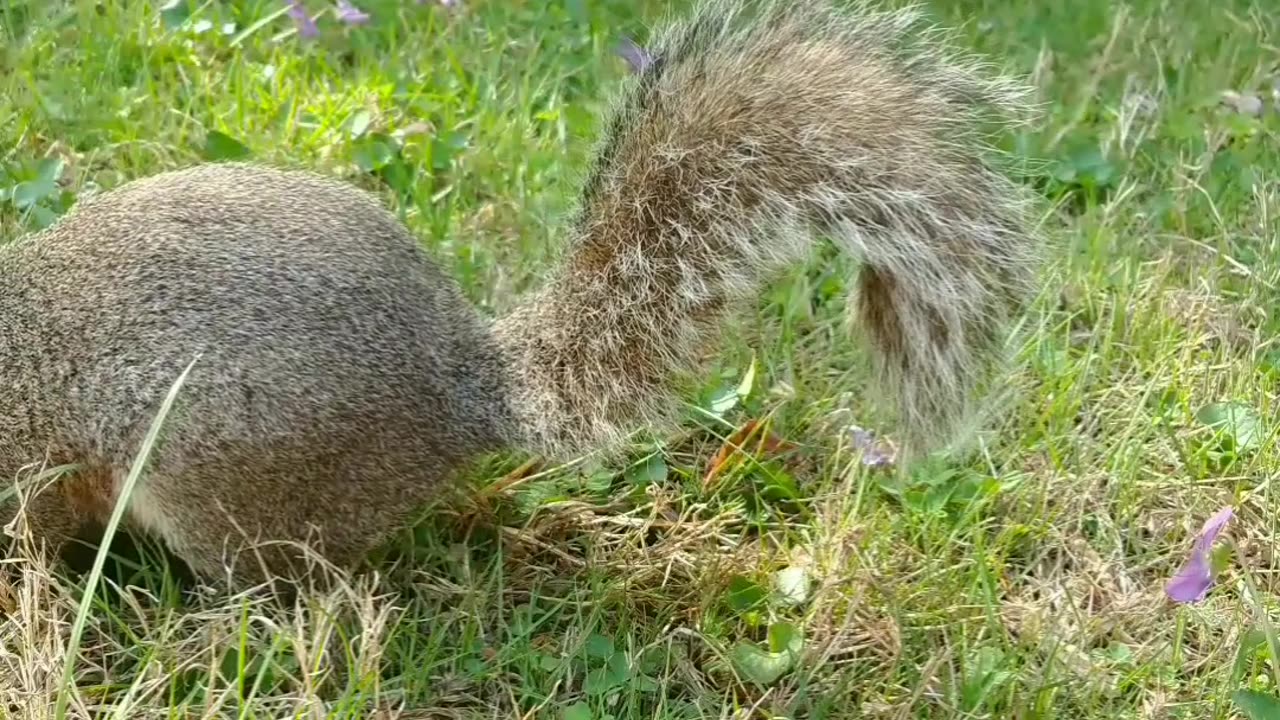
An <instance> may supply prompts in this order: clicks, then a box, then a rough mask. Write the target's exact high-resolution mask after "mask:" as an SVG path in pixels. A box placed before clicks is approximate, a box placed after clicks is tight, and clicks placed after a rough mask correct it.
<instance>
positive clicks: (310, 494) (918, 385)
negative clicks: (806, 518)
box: [0, 0, 1035, 580]
mask: <svg viewBox="0 0 1280 720" xmlns="http://www.w3.org/2000/svg"><path fill="white" fill-rule="evenodd" d="M917 25H918V17H917V15H916V14H915V13H914V12H913V11H910V10H906V11H896V12H882V11H877V10H874V9H872V8H871V7H869V6H862V5H859V6H857V7H856V8H855V10H854V11H851V12H836V11H835V10H833V9H832V8H831V7H829V6H828V5H827V4H826V3H825V2H795V3H785V2H772V1H770V0H762V1H760V2H733V1H730V0H711V1H709V2H704V3H703V4H701V5H700V6H699V7H698V8H697V9H696V10H695V12H694V15H693V16H692V17H691V18H688V19H685V20H683V21H681V22H675V23H672V24H670V26H669V27H668V28H667V29H666V30H665V31H663V32H662V33H660V34H659V35H658V37H657V38H656V40H655V42H654V43H653V45H652V47H651V52H652V54H653V56H654V58H655V61H654V62H653V63H652V64H651V65H649V66H648V67H647V68H646V69H644V70H643V71H642V72H641V73H639V74H638V76H637V77H636V78H634V79H633V80H631V81H630V83H629V86H628V87H627V88H626V90H625V91H624V92H623V93H622V96H621V99H620V101H619V103H618V107H617V109H616V111H615V112H614V114H613V116H612V119H611V121H610V123H609V125H608V128H609V129H608V132H607V134H606V136H605V139H604V141H603V143H602V145H601V147H600V149H599V153H598V159H597V162H596V165H595V167H594V169H593V172H592V174H591V176H590V177H589V179H588V181H587V183H586V186H585V188H584V191H583V195H582V201H581V210H580V213H579V214H578V216H577V218H576V219H575V220H574V222H573V223H572V224H571V226H570V227H569V229H568V242H569V248H568V254H567V257H566V259H565V261H564V262H563V263H562V264H561V265H560V267H559V268H558V269H557V270H556V271H555V272H554V274H553V275H552V277H551V278H550V279H549V280H548V282H547V283H546V284H545V286H544V287H543V288H542V289H541V290H540V291H538V292H537V293H535V294H534V295H533V296H532V297H531V298H529V299H528V300H527V301H526V302H524V303H522V304H521V305H520V306H519V307H518V308H517V309H516V310H515V311H513V312H512V313H510V314H509V315H507V316H505V317H502V318H499V319H497V320H496V321H492V322H491V321H488V320H486V319H484V318H482V317H481V316H480V315H478V314H477V313H476V312H475V310H474V309H473V308H472V307H470V306H469V305H468V304H467V303H466V302H465V301H464V300H463V298H462V295H461V293H460V292H459V290H458V288H457V286H456V284H455V282H454V281H453V280H452V279H451V278H449V277H447V276H446V275H444V274H443V273H442V272H441V271H440V269H439V268H438V267H437V266H436V265H435V264H434V263H432V262H430V261H429V260H428V259H427V258H426V257H425V256H424V254H423V253H422V252H420V250H419V247H418V245H417V243H416V242H415V240H414V239H413V238H412V237H411V236H410V235H409V233H408V232H407V231H406V230H405V228H404V227H403V226H402V225H401V224H400V223H398V222H397V221H396V220H395V218H394V217H393V216H392V215H391V214H390V213H388V212H387V211H386V210H385V209H384V208H382V207H381V206H380V205H379V204H378V203H377V202H376V200H375V199H373V198H372V197H370V196H368V195H366V194H365V193H363V192H360V191H358V190H356V189H354V188H351V187H349V186H346V185H344V184H340V183H337V182H334V181H330V180H326V179H322V178H319V177H317V176H314V175H310V174H307V173H302V172H293V171H283V170H276V169H269V168H263V167H254V166H249V165H239V164H225V165H207V166H200V167H195V168H190V169H186V170H180V171H175V172H169V173H165V174H161V175H157V176H154V177H151V178H148V179H144V180H138V181H135V182H132V183H129V184H126V185H124V186H122V187H120V188H117V189H115V190H113V191H110V192H107V193H105V194H103V195H101V196H98V197H96V198H93V199H90V200H86V201H84V202H82V203H80V204H79V205H78V206H77V207H76V208H75V209H74V210H73V211H71V212H70V213H68V215H67V216H65V217H64V218H62V219H61V220H60V221H59V222H58V223H57V224H56V225H55V226H54V227H52V228H50V229H48V230H46V231H44V232H41V233H37V234H35V235H32V236H29V237H27V238H24V239H22V240H19V241H18V242H16V243H14V244H13V245H11V246H9V247H6V248H3V249H0V361H2V362H4V364H5V368H6V378H5V381H6V382H7V385H5V386H3V387H2V388H0V477H4V478H6V479H7V478H12V477H15V476H16V475H18V474H19V470H20V468H22V467H23V466H25V465H27V464H28V463H31V462H35V461H36V460H38V459H39V458H40V457H42V456H43V455H44V454H46V453H48V452H49V451H50V448H58V449H59V451H60V452H65V453H66V454H68V455H69V456H70V458H71V462H75V463H78V464H80V465H82V466H84V467H86V468H91V469H92V470H91V471H88V472H87V474H81V475H79V476H77V477H73V478H69V479H66V480H62V481H60V482H66V483H73V484H74V489H68V490H67V491H66V492H64V493H56V492H55V493H42V494H41V495H39V496H38V497H37V498H35V499H34V501H33V503H32V504H31V505H30V506H29V509H34V510H35V511H36V513H35V517H36V522H34V523H33V528H34V530H35V531H36V534H37V535H39V536H43V537H47V538H49V539H51V540H52V541H53V542H54V544H55V545H56V544H57V542H58V541H59V540H60V538H61V537H62V535H63V534H64V532H65V530H66V527H67V526H70V525H75V524H76V522H78V520H79V519H80V518H83V517H85V516H86V515H99V514H101V511H102V507H101V503H100V502H99V501H100V500H101V499H102V498H103V497H114V496H115V494H116V493H117V492H118V490H119V488H118V487H117V486H116V485H115V484H116V483H118V482H120V480H121V479H122V478H123V477H124V475H125V473H126V472H127V470H128V468H129V465H130V462H131V461H132V459H133V455H134V454H135V453H136V452H137V451H138V448H139V445H140V442H141V439H142V434H143V433H144V432H145V431H146V428H147V425H148V424H149V423H150V421H151V419H152V417H153V414H154V413H155V412H156V410H157V408H158V406H159V403H160V401H161V399H162V398H163V396H164V394H165V393H166V392H167V390H168V388H169V386H170V384H171V383H172V382H173V381H174V379H175V378H177V376H178V375H179V374H180V373H181V371H182V370H183V368H184V367H186V365H187V363H189V362H190V361H191V359H192V358H193V357H195V356H196V355H199V356H200V360H199V362H198V363H197V364H196V366H195V368H194V369H193V370H192V373H191V375H190V376H189V378H188V380H187V382H186V384H185V386H184V388H183V391H182V393H181V395H180V397H179V402H178V406H177V408H176V409H175V412H174V413H173V414H172V415H171V416H170V418H169V421H168V423H167V425H166V427H165V431H164V434H163V437H162V439H161V442H160V444H159V446H158V447H157V448H156V450H155V453H154V455H153V456H152V459H151V463H150V465H149V468H148V472H147V474H146V475H145V476H144V477H143V479H142V480H141V482H140V483H139V486H138V487H137V489H136V492H135V495H134V496H133V497H132V499H131V505H130V510H129V518H130V520H131V522H132V523H133V524H134V525H136V526H138V527H141V528H143V529H146V530H148V531H150V532H153V533H156V534H158V535H159V536H160V537H162V538H163V539H164V540H165V541H166V542H167V544H168V545H169V546H170V547H171V548H173V549H174V550H175V551H176V552H177V553H179V554H180V555H181V556H182V557H183V558H185V559H186V560H187V561H188V562H189V563H190V564H191V565H192V566H193V568H194V569H195V570H196V571H197V572H199V573H201V574H203V575H205V576H212V577H216V576H220V575H222V574H223V573H224V572H225V568H226V567H227V566H228V564H229V562H230V561H231V560H233V559H234V556H235V555H236V551H237V550H238V549H240V548H242V547H245V546H246V545H247V544H253V543H257V542H260V541H275V542H274V544H273V545H271V546H270V547H269V548H268V549H266V550H261V549H260V552H262V553H263V554H262V558H263V560H264V561H265V566H264V567H259V566H258V565H256V564H255V563H254V562H239V563H237V564H236V565H235V568H234V569H233V570H232V575H233V576H234V577H235V578H236V579H238V580H254V579H258V578H260V577H262V575H263V574H264V570H265V572H269V573H279V574H286V575H287V574H290V573H293V572H295V571H296V570H297V569H298V568H299V562H300V560H301V554H300V551H299V550H298V548H297V545H296V543H303V542H306V543H311V544H312V545H313V546H314V547H317V549H319V550H321V551H322V553H323V554H324V555H325V557H327V558H328V559H329V560H331V561H333V562H336V563H338V564H343V565H346V564H350V563H353V562H355V561H356V560H358V559H359V558H360V557H361V556H362V555H363V554H364V553H365V552H366V551H368V550H369V549H370V548H371V547H372V546H374V545H376V544H377V543H379V542H381V541H382V540H383V539H384V538H386V536H387V534H388V533H390V532H391V531H392V530H394V529H396V528H398V527H400V526H402V525H403V524H404V523H406V522H407V521H408V520H409V519H410V517H411V515H412V514H413V513H414V512H415V511H416V510H417V509H419V508H420V507H422V505H423V504H424V503H426V502H427V501H428V500H429V499H430V498H432V497H433V496H435V495H436V494H437V493H438V491H439V487H440V483H442V482H445V481H447V480H448V479H449V478H450V477H452V476H454V475H455V474H456V473H457V472H458V471H459V470H460V469H461V468H464V467H466V466H467V465H468V464H469V463H470V462H471V461H472V460H473V459H475V458H477V457H478V456H480V455H483V454H486V453H489V452H493V451H501V450H512V449H516V450H519V449H523V450H533V451H538V452H544V453H551V454H564V453H573V452H577V451H579V450H581V449H584V448H592V447H601V446H608V445H610V444H611V443H614V442H616V441H617V440H618V439H619V438H621V437H622V436H623V435H624V434H625V433H626V432H627V431H628V430H629V429H630V428H633V427H635V426H636V425H638V424H641V423H663V422H667V421H669V420H670V419H671V411H672V408H673V407H675V405H676V402H675V398H674V397H673V396H672V395H673V392H674V391H673V390H672V388H673V387H674V385H673V382H674V381H675V379H676V378H677V377H678V376H679V375H680V374H682V373H687V372H690V371H696V370H697V369H698V367H699V365H700V363H699V352H700V351H702V350H705V348H707V347H708V346H709V345H711V343H713V341H714V340H715V338H716V337H717V332H718V331H719V329H720V328H721V326H722V324H723V323H724V322H725V321H726V320H727V319H729V318H730V317H731V315H732V313H734V312H735V310H736V309H737V308H738V307H740V306H741V304H742V303H743V302H744V301H750V300H751V299H752V298H753V297H755V295H756V293H757V292H758V291H759V288H760V287H761V286H762V285H763V284H765V283H767V282H768V281H769V279H770V278H771V277H773V276H774V275H775V274H776V273H777V272H778V271H780V270H782V269H784V268H786V267H787V266H789V265H792V264H794V263H798V262H801V261H803V260H804V259H805V258H806V257H808V255H809V253H810V252H811V250H812V248H813V247H814V245H815V243H816V241H817V239H818V238H819V237H824V236H826V237H831V238H832V239H834V240H835V241H836V242H837V243H838V244H839V245H841V246H842V247H844V248H846V249H848V250H849V251H850V252H854V253H856V254H857V255H858V256H860V257H861V258H862V259H863V260H864V261H865V265H866V267H865V268H864V270H863V272H862V276H861V279H860V280H859V282H858V284H857V288H858V303H857V306H858V308H859V313H860V318H861V324H862V326H863V327H864V328H865V329H866V330H867V332H868V335H869V338H870V340H871V347H872V348H873V349H874V350H875V351H876V353H877V354H878V356H879V357H880V358H881V360H882V362H881V367H882V369H883V370H884V375H883V380H884V382H885V383H886V386H889V387H897V388H898V389H899V391H898V397H899V399H900V404H901V407H902V409H903V429H904V432H905V433H907V435H908V436H909V437H910V438H913V439H916V440H923V439H930V440H941V439H943V438H945V435H943V434H942V433H947V432H950V431H951V429H952V428H953V427H954V426H955V424H956V422H957V421H958V420H959V419H961V418H963V417H964V415H965V412H966V406H967V403H968V401H969V400H970V398H972V397H974V396H975V395H976V394H977V393H978V391H979V389H980V387H981V384H982V381H983V379H984V378H985V377H986V375H987V373H988V372H989V369H990V368H991V367H993V366H994V364H995V360H997V359H998V354H999V353H998V350H999V346H1000V343H1001V333H1002V331H1003V330H1004V328H1005V325H1006V322H1007V321H1008V320H1009V319H1010V318H1011V317H1012V316H1013V314H1014V313H1016V312H1018V311H1019V309H1020V308H1021V301H1022V298H1023V296H1024V294H1025V292H1026V290H1027V289H1028V285H1029V280H1030V277H1031V269H1032V267H1033V260H1034V257H1035V243H1034V238H1033V236H1032V235H1031V234H1030V233H1029V232H1028V231H1027V229H1026V227H1025V224H1024V218H1023V215H1022V208H1023V205H1022V200H1021V195H1020V193H1019V192H1018V191H1017V189H1016V188H1015V187H1014V186H1013V185H1012V184H1011V183H1010V182H1009V181H1008V180H1007V179H1005V178H1004V177H1003V176H1001V175H1000V174H998V173H997V172H995V171H994V170H993V169H991V168H989V166H988V165H987V161H986V159H985V152H984V151H985V150H986V149H987V147H986V144H985V141H984V140H983V138H982V137H981V135H980V127H981V124H982V122H983V121H984V120H986V119H991V118H997V116H996V115H993V114H990V113H988V112H987V110H988V109H992V108H994V109H997V110H1008V109H1020V104H1019V103H1020V101H1021V97H1022V96H1021V95H1020V94H1019V88H1017V87H1016V86H1013V85H1010V84H1008V83H1006V82H1004V81H1002V80H1000V79H998V78H992V77H988V76H987V75H986V74H985V73H983V72H981V68H979V67H978V66H976V65H975V64H974V63H973V62H972V61H970V60H967V59H963V58H960V57H958V56H954V55H952V54H951V53H949V51H947V50H945V47H946V46H945V44H944V43H942V42H941V41H940V39H938V38H936V37H934V35H933V34H929V33H926V34H914V31H915V30H916V29H917V27H916V26H917ZM104 483H111V487H110V488H108V489H104V487H103V485H104ZM104 492H105V495H104Z"/></svg>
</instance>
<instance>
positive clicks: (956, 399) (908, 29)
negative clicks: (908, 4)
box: [496, 0, 1037, 453]
mask: <svg viewBox="0 0 1280 720" xmlns="http://www.w3.org/2000/svg"><path fill="white" fill-rule="evenodd" d="M850 5H851V6H850V7H847V9H845V10H837V9H835V8H833V7H831V6H830V5H829V4H828V3H827V2H814V1H807V2H806V1H800V2H782V1H776V0H762V1H759V2H745V1H734V0H710V1H706V2H702V3H701V4H700V5H699V6H698V7H697V8H696V9H695V10H694V12H693V15H692V16H691V17H689V18H687V19H685V20H683V21H679V22H675V23H672V24H671V25H670V26H669V27H668V28H667V29H666V30H664V31H662V32H661V33H660V34H659V35H658V36H657V37H656V38H654V39H653V40H652V41H651V45H650V46H649V47H648V48H647V49H648V52H649V53H650V57H651V61H650V62H648V63H647V64H646V65H645V66H644V67H643V69H642V70H641V71H640V72H639V73H638V74H637V75H636V76H635V77H634V78H632V79H631V80H630V81H629V84H628V87H627V88H626V90H625V91H624V93H623V95H622V97H621V99H620V100H619V102H618V103H617V106H616V107H615V110H614V112H613V115H612V117H611V119H610V120H609V122H608V125H607V135H606V137H605V138H604V140H603V143H602V144H601V146H600V148H599V151H598V157H597V160H596V165H595V167H594V168H593V169H592V171H591V173H590V175H589V177H588V179H587V182H586V186H585V188H584V190H583V196H582V198H581V204H580V209H579V214H578V216H577V217H576V218H575V220H574V222H573V225H572V227H571V229H570V232H571V237H570V242H571V245H570V247H569V248H568V253H567V256H566V257H565V259H564V261H563V262H562V264H561V265H560V267H559V268H558V269H557V270H556V272H555V274H554V275H553V277H552V278H551V279H550V280H549V281H548V283H547V285H546V286H545V287H543V288H542V289H541V290H540V291H539V292H537V293H536V294H535V296H534V297H532V298H530V299H529V300H528V301H527V302H526V303H525V304H523V305H522V306H520V307H519V308H517V309H516V310H515V311H513V312H512V313H511V314H510V315H508V316H506V317H504V318H501V319H500V320H499V321H498V323H497V326H496V331H497V334H498V337H499V340H500V343H501V344H502V346H503V347H504V349H505V352H506V353H507V354H508V357H507V360H508V362H509V363H510V364H511V368H510V371H509V372H510V374H511V376H512V378H513V380H512V381H513V383H514V384H515V386H516V387H515V388H514V402H515V412H516V415H517V418H518V425H519V426H520V431H519V433H518V434H519V437H518V438H514V440H516V441H517V442H519V443H521V444H523V445H525V446H526V447H529V448H531V449H534V450H538V451H542V452H549V453H561V452H567V451H575V450H578V449H580V448H584V447H593V446H598V445H600V444H607V443H609V442H610V441H612V440H614V439H616V438H618V437H619V436H620V435H621V434H622V433H623V432H625V431H627V430H629V429H630V428H631V427H633V426H634V425H635V424H637V423H640V422H654V421H662V420H667V419H669V418H670V417H671V413H672V410H673V409H676V408H678V404H677V403H676V402H675V400H674V398H672V397H671V393H672V390H671V387H672V381H673V378H674V376H675V375H676V374H677V373H680V372H683V371H688V370H691V369H695V368H697V367H698V360H699V356H700V353H701V352H702V351H705V350H706V349H707V344H708V343H709V342H711V341H713V340H714V339H715V338H716V337H717V330H718V329H719V326H720V325H721V323H722V322H723V320H724V319H725V314H726V313H728V312H730V311H732V310H733V308H734V305H735V304H736V303H738V302H740V301H742V300H746V299H751V298H754V297H755V295H756V293H757V292H758V290H759V287H760V285H761V284H762V283H763V282H765V281H767V280H768V279H770V278H771V277H772V276H773V275H774V274H775V273H776V272H777V271H778V270H780V269H782V268H784V267H785V266H788V265H791V264H794V263H797V262H802V261H804V260H805V259H806V258H807V257H808V256H809V254H810V252H811V250H812V248H813V246H814V244H815V241H816V240H817V239H819V238H822V237H830V238H832V239H834V240H835V241H836V242H837V243H839V245H840V246H842V247H843V248H845V249H847V250H848V251H850V252H851V253H855V254H856V255H857V256H858V257H859V258H860V259H861V260H862V261H863V263H864V266H863V268H862V269H861V271H860V272H861V275H860V277H859V279H858V282H857V288H858V290H857V292H858V297H857V298H856V301H857V302H856V307H857V308H858V310H857V312H858V319H859V320H860V322H861V325H862V326H863V327H864V328H865V331H866V333H867V334H868V336H869V339H870V340H871V345H872V347H873V349H874V350H875V351H876V354H877V356H878V360H879V363H878V365H879V367H880V368H881V370H882V371H883V374H882V376H881V379H882V381H884V382H885V383H887V384H890V386H891V387H892V388H894V389H895V392H896V395H897V396H898V398H899V404H900V408H901V412H902V415H903V434H904V438H905V439H909V440H910V441H912V443H911V444H913V445H920V444H930V443H933V442H936V441H937V440H939V439H942V438H943V437H945V434H946V433H947V432H948V431H950V430H952V429H953V428H954V426H955V421H956V420H958V419H960V418H961V417H962V416H963V415H964V414H965V413H966V412H967V410H968V401H969V400H970V398H971V397H972V395H973V393H974V392H976V390H977V387H978V386H979V385H980V384H981V383H982V381H983V380H984V378H986V376H987V374H988V373H989V371H990V369H991V368H992V367H993V361H994V360H995V359H996V358H997V356H998V354H999V351H1000V349H1001V348H1002V347H1003V340H1004V336H1003V331H1004V330H1005V328H1006V324H1007V322H1008V321H1009V320H1010V318H1011V316H1012V315H1013V314H1014V313H1016V312H1017V311H1018V310H1019V309H1020V308H1021V307H1022V303H1023V301H1024V299H1025V297H1026V295H1027V292H1028V290H1029V289H1030V286H1031V280H1032V277H1033V274H1034V260H1035V259H1036V257H1037V251H1036V243H1035V242H1034V236H1033V234H1032V233H1031V232H1030V231H1029V229H1028V226H1027V222H1026V218H1025V217H1024V215H1025V213H1024V207H1025V205H1024V202H1023V199H1022V198H1023V197H1024V195H1023V194H1022V193H1021V192H1020V191H1019V189H1018V187H1017V186H1016V185H1015V184H1014V183H1012V182H1011V181H1010V180H1009V179H1007V178H1006V177H1004V176H1003V175H1001V174H1000V173H999V172H997V171H996V170H994V169H993V168H992V167H991V165H990V164H989V163H988V161H987V158H986V155H987V153H988V151H989V150H990V148H989V147H988V144H987V142H986V138H985V135H984V125H986V124H987V123H988V122H989V121H992V120H995V121H1002V120H1005V119H1008V118H1010V117H1013V116H1016V115H1010V111H1014V112H1015V113H1016V114H1017V115H1020V114H1021V112H1020V111H1023V110H1025V109H1027V108H1028V107H1029V106H1028V105H1027V104H1026V100H1027V99H1028V94H1027V93H1026V92H1025V91H1024V89H1023V88H1022V86H1020V85H1018V84H1016V83H1013V82H1010V81H1008V80H1005V79H1003V78H1001V77H999V76H998V75H995V74H990V73H988V72H987V70H986V68H985V67H983V66H982V65H981V64H980V63H979V62H978V61H976V60H974V59H971V58H968V57H965V56H963V55H960V54H957V53H956V52H955V51H954V50H952V49H950V48H949V47H948V45H947V44H945V42H944V40H943V38H941V37H939V33H938V31H937V30H935V29H932V28H927V27H926V28H921V27H920V24H921V23H920V20H921V17H920V14H919V13H918V12H917V11H916V10H914V9H904V10H881V9H875V8H873V7H871V6H869V5H868V4H866V3H852V4H850Z"/></svg>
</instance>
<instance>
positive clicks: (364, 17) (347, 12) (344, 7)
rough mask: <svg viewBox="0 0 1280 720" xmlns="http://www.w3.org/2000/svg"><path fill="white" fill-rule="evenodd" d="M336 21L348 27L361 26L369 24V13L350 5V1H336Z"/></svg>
mask: <svg viewBox="0 0 1280 720" xmlns="http://www.w3.org/2000/svg"><path fill="white" fill-rule="evenodd" d="M338 20H339V21H341V22H344V23H346V24H348V25H363V24H364V23H367V22H369V13H367V12H364V11H363V10H361V9H360V8H358V7H356V6H355V5H352V4H351V2H350V0H338Z"/></svg>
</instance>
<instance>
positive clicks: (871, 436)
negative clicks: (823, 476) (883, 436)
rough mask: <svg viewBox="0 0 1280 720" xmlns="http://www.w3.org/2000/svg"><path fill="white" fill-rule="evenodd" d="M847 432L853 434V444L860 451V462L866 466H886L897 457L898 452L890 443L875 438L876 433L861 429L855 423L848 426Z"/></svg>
mask: <svg viewBox="0 0 1280 720" xmlns="http://www.w3.org/2000/svg"><path fill="white" fill-rule="evenodd" d="M849 434H850V435H852V436H853V446H854V447H855V448H857V449H859V450H861V451H862V464H863V465H866V466H867V467H874V468H878V467H887V466H889V465H892V464H893V463H894V461H895V460H897V458H898V453H897V451H896V450H895V449H894V447H893V445H892V444H891V443H888V442H886V441H884V440H877V439H876V434H875V433H874V432H872V431H870V430H863V429H862V428H860V427H858V426H857V425H850V426H849Z"/></svg>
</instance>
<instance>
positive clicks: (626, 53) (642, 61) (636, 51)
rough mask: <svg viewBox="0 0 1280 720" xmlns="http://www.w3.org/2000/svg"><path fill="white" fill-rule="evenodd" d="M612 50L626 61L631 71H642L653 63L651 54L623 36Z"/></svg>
mask: <svg viewBox="0 0 1280 720" xmlns="http://www.w3.org/2000/svg"><path fill="white" fill-rule="evenodd" d="M614 52H616V53H617V54H618V55H621V56H622V58H623V59H624V60H626V61H627V64H628V65H630V66H631V72H644V69H645V68H647V67H649V66H650V65H652V64H653V56H652V55H650V54H649V53H648V52H646V51H645V49H644V48H642V47H640V46H639V45H636V44H635V43H634V42H632V41H631V39H630V38H624V39H623V41H622V42H621V43H620V44H619V45H618V49H617V50H615V51H614Z"/></svg>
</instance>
